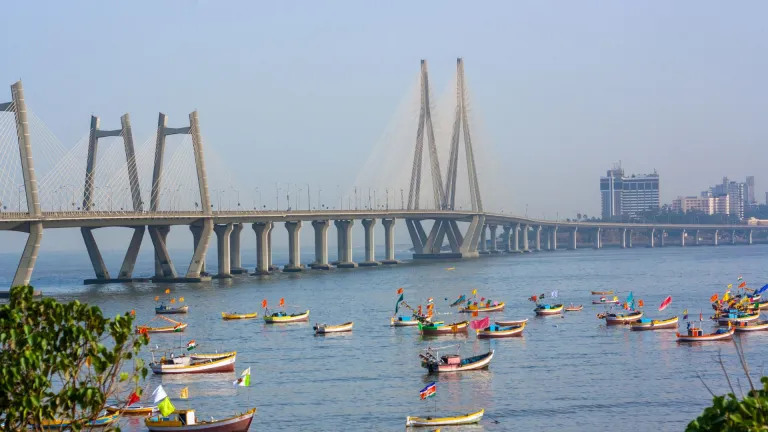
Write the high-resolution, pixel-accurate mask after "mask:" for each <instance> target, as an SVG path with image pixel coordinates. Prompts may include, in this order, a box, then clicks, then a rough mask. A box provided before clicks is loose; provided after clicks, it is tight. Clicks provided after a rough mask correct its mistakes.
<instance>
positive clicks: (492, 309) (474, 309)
mask: <svg viewBox="0 0 768 432" xmlns="http://www.w3.org/2000/svg"><path fill="white" fill-rule="evenodd" d="M503 310H504V302H499V303H498V304H495V305H492V304H487V305H486V306H482V305H479V306H476V305H470V306H469V307H464V308H459V312H460V313H473V312H502V311H503Z"/></svg>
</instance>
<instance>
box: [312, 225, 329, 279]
mask: <svg viewBox="0 0 768 432" xmlns="http://www.w3.org/2000/svg"><path fill="white" fill-rule="evenodd" d="M329 226H331V221H328V220H319V221H312V228H314V229H315V262H313V263H312V264H311V265H310V267H312V268H313V269H315V270H330V269H331V266H330V265H329V264H328V227H329Z"/></svg>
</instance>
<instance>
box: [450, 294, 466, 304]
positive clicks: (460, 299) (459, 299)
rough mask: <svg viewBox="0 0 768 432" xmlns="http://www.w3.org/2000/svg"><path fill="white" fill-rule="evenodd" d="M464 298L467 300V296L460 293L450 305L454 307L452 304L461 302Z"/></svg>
mask: <svg viewBox="0 0 768 432" xmlns="http://www.w3.org/2000/svg"><path fill="white" fill-rule="evenodd" d="M465 300H467V296H465V295H464V294H462V295H460V296H459V298H458V299H457V300H456V301H455V302H453V303H451V307H454V306H456V305H458V304H459V303H463V302H464V301H465Z"/></svg>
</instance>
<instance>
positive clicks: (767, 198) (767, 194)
mask: <svg viewBox="0 0 768 432" xmlns="http://www.w3.org/2000/svg"><path fill="white" fill-rule="evenodd" d="M765 205H768V192H766V193H765Z"/></svg>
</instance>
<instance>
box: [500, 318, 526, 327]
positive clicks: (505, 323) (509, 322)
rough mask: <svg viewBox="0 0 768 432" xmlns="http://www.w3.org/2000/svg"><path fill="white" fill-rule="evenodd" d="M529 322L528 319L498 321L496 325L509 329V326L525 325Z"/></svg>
mask: <svg viewBox="0 0 768 432" xmlns="http://www.w3.org/2000/svg"><path fill="white" fill-rule="evenodd" d="M527 322H528V318H526V319H521V320H507V321H496V325H500V326H502V327H509V326H516V325H520V324H525V323H527Z"/></svg>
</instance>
